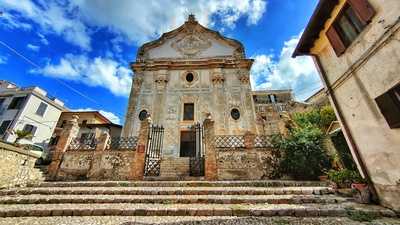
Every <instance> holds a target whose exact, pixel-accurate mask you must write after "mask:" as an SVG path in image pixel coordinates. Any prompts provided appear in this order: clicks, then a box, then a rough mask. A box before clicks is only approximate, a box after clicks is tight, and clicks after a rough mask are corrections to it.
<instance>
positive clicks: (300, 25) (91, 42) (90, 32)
mask: <svg viewBox="0 0 400 225" xmlns="http://www.w3.org/2000/svg"><path fill="white" fill-rule="evenodd" d="M316 4H317V0H198V1H194V0H147V1H144V0H135V1H131V0H119V1H106V0H86V1H85V0H54V1H50V0H49V1H45V0H18V1H15V0H0V11H1V12H2V14H1V15H0V79H5V80H9V81H12V82H14V83H16V84H17V85H19V86H40V87H41V88H43V89H45V90H46V91H47V92H48V93H49V94H51V95H53V96H56V97H58V98H60V99H61V100H62V101H64V102H65V104H66V106H67V107H68V108H70V109H95V110H102V112H103V114H105V115H106V116H108V117H109V118H111V119H112V120H113V121H114V122H117V123H121V122H123V117H124V114H125V111H126V106H127V101H128V96H129V91H130V85H131V76H132V72H131V71H130V69H129V67H128V65H129V62H131V61H134V60H135V57H136V51H137V49H138V47H139V46H140V45H141V44H143V43H145V42H147V41H150V40H153V39H156V38H158V37H159V36H160V35H161V34H162V33H164V32H166V31H169V30H171V29H174V28H176V27H178V26H180V25H181V24H182V23H183V22H184V21H185V20H186V18H187V15H188V14H189V13H194V14H195V16H196V18H197V20H198V21H199V22H200V23H201V24H203V25H205V26H207V27H209V28H211V29H214V30H218V31H220V32H221V33H223V34H224V35H225V36H228V37H231V38H235V39H237V40H239V41H241V42H242V43H243V45H244V46H245V49H246V55H247V57H249V58H253V59H255V63H254V65H253V68H252V71H251V80H252V86H253V89H258V90H260V89H261V90H262V89H281V88H292V89H293V90H294V92H295V95H296V98H297V99H299V100H302V99H304V98H306V97H308V96H309V95H311V94H312V93H313V92H315V91H317V90H318V89H319V87H320V86H321V84H320V81H319V77H318V75H317V72H316V70H315V68H314V65H313V63H312V61H311V59H310V58H307V57H300V58H296V59H292V58H291V54H292V52H293V49H294V47H295V46H296V44H297V42H298V38H299V35H300V34H301V32H302V31H303V30H304V28H305V26H306V24H307V22H308V20H309V18H310V16H311V14H312V12H313V10H314V8H315V6H316Z"/></svg>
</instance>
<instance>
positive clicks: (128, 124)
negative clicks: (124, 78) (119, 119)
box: [122, 74, 143, 137]
mask: <svg viewBox="0 0 400 225" xmlns="http://www.w3.org/2000/svg"><path fill="white" fill-rule="evenodd" d="M142 81H143V80H142V75H141V74H137V75H136V76H135V77H134V78H133V80H132V89H131V93H130V95H129V101H128V110H127V112H126V116H125V124H124V128H123V129H122V136H123V137H129V136H131V135H132V132H133V130H132V129H133V122H134V120H135V113H136V105H137V100H138V96H139V93H140V88H141V86H142Z"/></svg>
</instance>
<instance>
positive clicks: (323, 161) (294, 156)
mask: <svg viewBox="0 0 400 225" xmlns="http://www.w3.org/2000/svg"><path fill="white" fill-rule="evenodd" d="M322 140H323V134H322V132H321V130H320V129H318V128H317V127H315V126H313V125H310V124H308V125H305V126H303V127H299V128H295V129H293V130H291V132H290V134H289V136H288V137H282V136H281V137H280V138H277V139H275V140H274V141H273V142H274V145H275V147H276V148H278V149H279V150H280V151H281V152H282V160H281V163H280V166H279V168H280V172H281V173H283V174H287V175H289V176H292V177H293V178H294V179H312V180H313V179H317V178H318V176H320V175H322V174H323V171H324V170H326V169H329V168H330V161H329V157H328V155H327V154H326V152H325V150H324V149H323V144H322Z"/></svg>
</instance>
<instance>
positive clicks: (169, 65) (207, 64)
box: [131, 59, 254, 73]
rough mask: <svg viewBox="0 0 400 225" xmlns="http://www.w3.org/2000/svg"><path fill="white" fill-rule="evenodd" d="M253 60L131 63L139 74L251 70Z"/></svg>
mask: <svg viewBox="0 0 400 225" xmlns="http://www.w3.org/2000/svg"><path fill="white" fill-rule="evenodd" d="M253 61H254V60H252V59H205V60H186V61H177V60H170V61H168V60H161V61H149V62H135V63H131V68H132V70H133V71H134V72H135V73H137V72H141V71H156V70H174V69H175V70H194V69H213V68H239V69H246V70H250V68H251V65H252V64H253Z"/></svg>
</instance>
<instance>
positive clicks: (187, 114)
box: [183, 103, 194, 120]
mask: <svg viewBox="0 0 400 225" xmlns="http://www.w3.org/2000/svg"><path fill="white" fill-rule="evenodd" d="M183 120H194V104H193V103H185V104H184V105H183Z"/></svg>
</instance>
